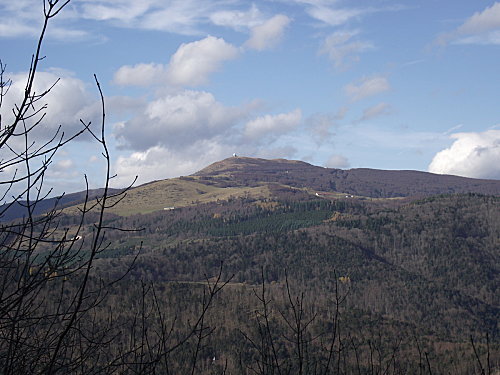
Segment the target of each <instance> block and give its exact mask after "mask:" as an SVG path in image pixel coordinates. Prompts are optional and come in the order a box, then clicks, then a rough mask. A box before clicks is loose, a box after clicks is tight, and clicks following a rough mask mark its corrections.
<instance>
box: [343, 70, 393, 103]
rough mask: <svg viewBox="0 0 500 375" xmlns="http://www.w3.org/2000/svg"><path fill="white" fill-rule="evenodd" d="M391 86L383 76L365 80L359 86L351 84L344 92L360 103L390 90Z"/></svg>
mask: <svg viewBox="0 0 500 375" xmlns="http://www.w3.org/2000/svg"><path fill="white" fill-rule="evenodd" d="M390 88H391V85H390V84H389V81H388V80H387V78H385V77H383V76H373V77H369V78H363V79H362V80H361V81H359V83H358V84H354V83H349V84H348V85H346V86H345V87H344V92H345V93H346V94H347V96H349V97H350V98H351V100H353V101H358V100H361V99H364V98H367V97H370V96H374V95H377V94H380V93H383V92H385V91H388V90H390Z"/></svg>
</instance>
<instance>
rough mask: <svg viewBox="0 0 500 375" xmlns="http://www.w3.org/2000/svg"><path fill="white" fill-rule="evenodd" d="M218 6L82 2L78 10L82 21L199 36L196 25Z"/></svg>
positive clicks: (179, 0) (147, 0)
mask: <svg viewBox="0 0 500 375" xmlns="http://www.w3.org/2000/svg"><path fill="white" fill-rule="evenodd" d="M222 4H224V2H222V1H217V0H212V1H198V0H170V1H158V0H141V1H137V0H94V1H92V2H83V4H81V5H80V6H81V8H79V9H80V10H81V13H82V15H83V17H84V18H88V19H92V20H98V21H107V22H112V23H114V24H116V25H119V26H122V27H131V28H141V29H148V30H158V31H167V32H173V33H177V34H184V35H199V34H200V33H201V30H200V29H199V25H200V24H202V23H204V22H206V21H207V20H208V15H209V14H210V13H212V12H213V10H214V9H217V7H219V6H221V5H222ZM78 5H79V4H78Z"/></svg>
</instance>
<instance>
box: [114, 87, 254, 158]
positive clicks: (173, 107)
mask: <svg viewBox="0 0 500 375" xmlns="http://www.w3.org/2000/svg"><path fill="white" fill-rule="evenodd" d="M252 106H253V104H252V103H251V104H249V105H248V106H243V107H226V106H224V105H222V104H221V103H220V102H218V101H217V100H216V99H215V97H214V96H213V95H212V94H211V93H208V92H204V91H192V90H184V91H181V92H179V93H176V94H172V95H166V96H163V97H160V98H158V99H156V100H154V101H152V102H151V103H149V104H147V105H146V106H145V108H144V109H143V110H142V112H141V113H139V114H138V115H137V116H136V117H134V118H133V119H131V120H129V121H127V122H125V123H122V124H119V125H118V126H117V127H116V129H115V136H116V137H117V138H118V139H119V141H120V143H121V145H122V147H126V148H131V149H134V150H140V151H144V150H146V149H148V148H150V147H153V146H165V147H169V148H173V149H181V148H183V147H185V146H186V145H189V144H192V143H193V142H194V141H196V140H197V139H211V138H213V137H216V136H224V135H227V134H226V133H227V132H228V131H230V129H231V128H232V127H233V126H235V125H236V124H238V123H239V122H240V121H242V120H243V119H245V118H246V117H247V115H248V112H249V111H251V109H252Z"/></svg>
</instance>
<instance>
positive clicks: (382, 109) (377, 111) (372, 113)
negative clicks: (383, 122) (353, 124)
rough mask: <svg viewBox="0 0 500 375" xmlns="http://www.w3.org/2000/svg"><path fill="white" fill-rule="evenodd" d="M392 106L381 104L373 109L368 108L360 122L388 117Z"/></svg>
mask: <svg viewBox="0 0 500 375" xmlns="http://www.w3.org/2000/svg"><path fill="white" fill-rule="evenodd" d="M390 107H391V106H390V105H389V104H387V103H379V104H376V105H374V106H372V107H369V108H366V109H365V110H364V111H363V116H361V118H360V119H359V121H368V120H371V119H373V118H375V117H378V116H382V115H387V114H389V113H390Z"/></svg>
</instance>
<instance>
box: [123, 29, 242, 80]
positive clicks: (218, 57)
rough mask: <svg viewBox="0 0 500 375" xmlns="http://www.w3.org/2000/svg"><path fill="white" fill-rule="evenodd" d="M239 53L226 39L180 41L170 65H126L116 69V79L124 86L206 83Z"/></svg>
mask: <svg viewBox="0 0 500 375" xmlns="http://www.w3.org/2000/svg"><path fill="white" fill-rule="evenodd" d="M238 54H239V51H238V48H236V47H235V46H233V45H232V44H230V43H227V42H226V41H225V40H224V39H222V38H216V37H213V36H207V37H206V38H204V39H201V40H197V41H195V42H191V43H183V44H181V45H180V46H179V48H178V49H177V51H176V52H175V53H174V54H173V55H172V57H171V58H170V62H169V64H168V65H163V64H155V63H149V64H144V63H141V64H137V65H134V66H130V65H124V66H122V67H121V68H119V69H118V70H117V71H116V73H115V75H114V79H113V81H114V82H115V83H116V84H119V85H123V86H143V87H145V86H153V85H158V86H160V85H165V84H171V85H175V86H197V85H201V84H205V83H207V82H208V78H209V76H210V74H212V73H214V72H216V71H218V70H219V69H220V67H221V65H222V63H223V62H224V61H227V60H231V59H234V58H236V57H237V56H238Z"/></svg>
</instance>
